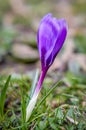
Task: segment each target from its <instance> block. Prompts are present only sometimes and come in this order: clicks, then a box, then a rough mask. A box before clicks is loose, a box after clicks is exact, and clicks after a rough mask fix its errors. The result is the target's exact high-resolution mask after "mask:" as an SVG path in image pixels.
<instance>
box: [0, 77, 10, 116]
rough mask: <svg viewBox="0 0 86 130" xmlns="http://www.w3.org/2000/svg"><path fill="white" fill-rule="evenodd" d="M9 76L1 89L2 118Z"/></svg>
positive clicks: (0, 113)
mask: <svg viewBox="0 0 86 130" xmlns="http://www.w3.org/2000/svg"><path fill="white" fill-rule="evenodd" d="M10 78H11V75H10V76H9V77H8V78H7V80H6V83H5V85H4V86H3V88H2V91H1V94H0V116H1V117H3V111H4V103H5V98H6V91H7V88H8V86H9V82H10Z"/></svg>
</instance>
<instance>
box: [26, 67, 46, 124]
mask: <svg viewBox="0 0 86 130" xmlns="http://www.w3.org/2000/svg"><path fill="white" fill-rule="evenodd" d="M47 70H48V69H44V70H42V71H41V74H40V77H39V80H38V83H37V86H36V89H35V91H34V94H33V96H32V98H31V100H30V101H29V104H28V106H27V109H26V122H27V121H28V120H29V118H30V116H31V113H32V111H33V109H34V107H35V104H36V101H37V97H38V94H39V92H40V90H41V88H42V83H43V81H44V78H45V75H46V73H47Z"/></svg>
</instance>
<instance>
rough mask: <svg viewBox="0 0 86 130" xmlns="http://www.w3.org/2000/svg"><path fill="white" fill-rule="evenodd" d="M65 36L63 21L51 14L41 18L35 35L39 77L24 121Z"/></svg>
mask: <svg viewBox="0 0 86 130" xmlns="http://www.w3.org/2000/svg"><path fill="white" fill-rule="evenodd" d="M66 35H67V23H66V21H65V20H64V19H56V18H54V17H52V14H47V15H45V16H44V17H43V19H42V20H41V22H40V25H39V30H38V33H37V42H38V50H39V55H40V60H41V75H40V78H39V81H38V84H37V86H36V88H35V91H34V94H33V96H32V99H31V100H30V102H29V104H28V107H27V112H26V114H27V115H26V121H27V120H28V119H29V117H30V115H31V112H32V110H33V108H34V106H35V103H36V100H37V97H38V94H39V92H40V90H41V87H42V83H43V80H44V78H45V75H46V73H47V70H48V69H49V67H50V66H51V65H52V63H53V62H54V59H55V57H56V55H57V54H58V52H59V51H60V50H61V48H62V46H63V44H64V41H65V38H66Z"/></svg>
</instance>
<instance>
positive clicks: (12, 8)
mask: <svg viewBox="0 0 86 130" xmlns="http://www.w3.org/2000/svg"><path fill="white" fill-rule="evenodd" d="M49 12H51V13H52V14H53V16H54V17H57V18H65V19H66V20H67V22H68V26H69V28H68V36H67V40H66V41H65V45H64V47H63V50H62V53H63V54H61V53H60V55H59V56H58V57H57V59H56V60H55V62H54V65H53V66H52V68H51V70H50V71H53V70H55V69H57V70H62V71H64V70H65V69H66V68H67V70H70V71H73V72H75V73H77V71H79V69H80V71H81V70H82V71H83V72H84V73H85V72H86V66H85V65H86V1H85V0H76V1H75V0H53V1H52V0H0V73H1V74H7V75H8V74H9V73H26V72H27V71H30V70H31V71H32V70H34V69H36V68H40V62H39V54H38V50H37V42H36V34H37V30H38V26H39V22H40V20H41V18H42V17H43V16H44V15H45V14H47V13H49ZM62 63H64V67H63V68H62Z"/></svg>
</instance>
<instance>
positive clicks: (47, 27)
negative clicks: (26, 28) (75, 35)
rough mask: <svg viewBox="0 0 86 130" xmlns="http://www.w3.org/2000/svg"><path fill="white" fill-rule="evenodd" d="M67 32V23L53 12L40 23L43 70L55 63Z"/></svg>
mask: <svg viewBox="0 0 86 130" xmlns="http://www.w3.org/2000/svg"><path fill="white" fill-rule="evenodd" d="M66 34H67V23H66V21H65V20H64V19H60V20H57V19H56V18H53V17H52V15H51V14H48V15H46V16H45V17H44V18H43V19H42V20H41V23H40V26H39V30H38V35H37V41H38V49H39V54H40V59H41V65H42V70H43V69H44V68H46V67H48V68H49V66H50V65H51V64H52V63H53V61H54V59H55V57H56V55H57V53H58V52H59V51H60V49H61V48H62V46H63V43H64V40H65V38H66Z"/></svg>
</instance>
